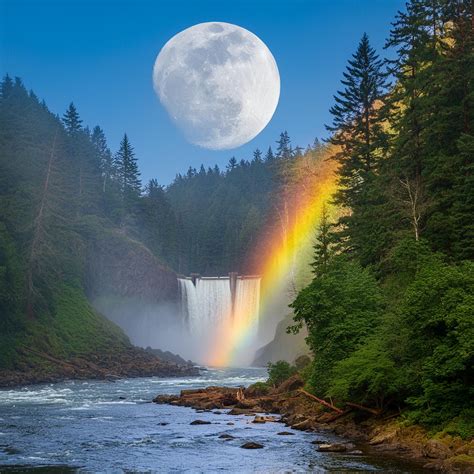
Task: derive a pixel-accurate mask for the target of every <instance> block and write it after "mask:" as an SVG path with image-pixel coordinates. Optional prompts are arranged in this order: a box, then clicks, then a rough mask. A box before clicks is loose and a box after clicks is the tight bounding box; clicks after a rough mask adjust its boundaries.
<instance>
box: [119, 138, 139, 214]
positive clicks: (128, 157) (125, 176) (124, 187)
mask: <svg viewBox="0 0 474 474" xmlns="http://www.w3.org/2000/svg"><path fill="white" fill-rule="evenodd" d="M114 161H115V167H116V169H117V175H118V181H119V183H120V190H121V193H122V199H123V203H124V207H125V211H126V212H130V211H132V210H133V207H134V204H136V202H137V201H138V198H139V197H140V190H141V181H140V172H139V170H138V165H137V159H136V158H135V153H134V151H133V147H132V145H131V144H130V141H129V139H128V137H127V134H125V135H124V136H123V139H122V141H121V142H120V148H119V150H118V152H117V154H116V155H115V160H114Z"/></svg>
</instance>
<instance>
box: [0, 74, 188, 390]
mask: <svg viewBox="0 0 474 474" xmlns="http://www.w3.org/2000/svg"><path fill="white" fill-rule="evenodd" d="M70 112H71V110H70ZM68 117H69V119H68V118H66V119H65V120H64V121H63V122H61V121H60V120H59V118H58V117H56V116H54V115H53V114H52V113H51V112H49V110H48V109H47V107H46V105H45V104H44V102H43V103H40V102H39V101H38V99H37V98H36V96H35V95H34V94H33V93H28V92H27V91H26V89H25V87H24V86H23V84H22V82H21V80H19V79H16V80H15V81H12V80H11V79H10V78H9V77H6V78H5V79H4V81H3V82H2V84H1V98H0V379H1V381H2V382H1V383H3V384H12V383H19V382H35V381H42V380H51V379H58V378H62V377H68V376H72V377H86V376H91V377H104V376H106V375H111V374H112V375H114V374H115V375H127V374H128V375H134V374H148V375H150V374H157V375H158V374H162V375H163V374H167V375H169V374H173V373H175V374H179V373H181V372H182V370H183V369H181V368H179V367H178V366H176V365H175V364H172V363H167V362H163V361H161V360H160V359H159V358H157V357H155V356H153V355H152V354H150V353H145V352H144V351H142V350H140V349H136V348H134V347H133V346H132V344H131V343H130V341H129V339H128V338H127V336H126V335H125V334H124V333H123V332H122V331H121V330H120V329H119V328H118V327H117V326H116V325H115V324H113V323H112V322H110V321H109V320H108V319H106V318H104V316H102V315H101V314H99V313H98V312H97V311H96V310H95V309H94V308H93V307H92V306H91V304H90V302H89V301H90V299H91V298H93V297H94V295H96V294H98V293H100V294H110V295H115V296H118V297H122V296H128V295H131V294H132V295H134V296H135V297H138V298H142V299H148V300H150V301H160V302H163V301H165V302H166V301H172V302H175V301H176V295H177V283H176V275H175V273H174V272H172V271H171V270H169V269H168V268H167V267H166V265H165V264H164V263H162V262H161V260H160V259H159V258H158V257H156V256H155V255H153V253H152V251H151V250H149V249H148V248H147V247H146V246H145V245H144V244H143V243H142V242H140V241H138V240H137V237H136V231H135V230H132V228H133V226H134V223H135V222H136V221H135V220H136V219H138V216H139V214H140V211H141V209H138V207H139V206H138V202H139V200H138V195H134V194H130V193H127V192H126V190H124V189H123V188H120V187H119V186H118V185H117V183H116V184H115V188H114V187H113V186H114V185H110V188H111V189H109V183H108V182H106V180H105V177H104V166H105V162H106V161H107V160H108V159H109V158H110V152H109V151H108V150H107V149H106V148H104V147H103V145H104V142H103V140H102V133H101V131H100V129H98V128H96V129H95V130H94V133H92V134H91V133H90V132H89V130H88V129H83V128H82V127H80V126H79V123H80V120H79V119H78V117H76V116H75V115H74V113H72V114H70V115H69V116H68ZM68 120H69V121H68ZM101 146H102V148H101ZM101 153H102V155H101ZM101 160H102V161H101ZM112 208H113V210H112ZM109 215H112V217H109ZM186 370H187V369H186Z"/></svg>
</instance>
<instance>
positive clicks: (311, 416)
mask: <svg viewBox="0 0 474 474" xmlns="http://www.w3.org/2000/svg"><path fill="white" fill-rule="evenodd" d="M302 387H303V381H302V380H301V378H300V377H299V376H298V375H295V376H293V377H291V378H290V379H288V380H287V381H286V382H284V383H283V384H282V385H280V386H279V387H278V388H275V389H271V390H263V389H262V387H260V386H259V385H258V384H257V385H256V386H250V387H248V388H247V389H244V388H229V387H207V388H203V389H196V390H183V391H181V393H180V395H159V396H157V397H156V398H155V399H154V400H153V401H154V402H155V403H166V404H171V405H177V406H185V407H191V408H194V409H196V410H204V411H206V410H214V409H228V410H229V411H228V413H229V414H234V415H250V416H254V419H253V421H254V422H256V423H262V422H263V423H265V422H268V421H276V420H275V419H270V418H272V417H269V418H267V417H264V416H261V413H267V414H269V413H273V414H280V415H281V417H280V418H279V420H278V421H281V422H283V423H285V424H286V425H287V426H290V427H292V428H293V429H297V430H303V431H318V432H321V431H325V430H326V431H331V432H334V433H336V434H337V435H339V436H342V437H345V438H348V439H351V441H353V442H354V443H356V444H357V446H355V445H353V444H352V443H346V444H334V445H333V444H322V445H318V447H317V449H318V450H320V451H325V452H328V451H332V452H342V451H350V452H351V454H352V453H353V454H362V452H363V451H360V450H359V449H356V448H361V449H363V450H364V451H365V452H369V453H370V452H381V453H387V454H389V455H391V456H394V457H399V458H403V459H405V460H408V459H410V460H413V461H414V462H417V463H419V464H420V466H423V467H425V468H427V469H430V470H437V471H443V472H460V473H474V440H470V441H465V440H461V439H460V438H455V437H451V436H449V435H445V436H443V437H442V438H438V439H431V438H430V437H429V435H428V433H427V432H426V431H424V430H423V429H422V428H420V427H418V426H409V427H404V426H403V424H402V423H400V421H399V419H398V416H397V414H393V413H392V414H381V413H375V411H374V410H370V409H366V408H365V407H362V406H355V405H354V406H349V407H346V409H345V410H340V409H337V408H336V407H333V406H332V405H330V404H329V403H326V402H325V401H324V400H319V399H317V398H316V397H314V396H312V395H311V394H309V393H308V392H306V391H304V390H303V389H302ZM315 444H319V443H318V442H315Z"/></svg>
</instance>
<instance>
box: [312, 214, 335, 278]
mask: <svg viewBox="0 0 474 474" xmlns="http://www.w3.org/2000/svg"><path fill="white" fill-rule="evenodd" d="M331 241H332V238H331V223H330V222H329V216H328V211H327V207H326V205H324V206H323V209H322V212H321V222H320V224H319V227H318V231H317V236H316V242H315V244H314V245H313V250H314V254H313V255H314V256H313V261H312V262H311V267H312V268H313V274H314V275H315V276H316V277H318V276H319V275H321V274H323V273H324V272H325V270H326V268H327V266H328V264H329V259H330V258H331V252H332V251H331Z"/></svg>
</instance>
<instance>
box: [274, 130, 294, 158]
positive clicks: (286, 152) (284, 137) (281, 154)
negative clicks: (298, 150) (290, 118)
mask: <svg viewBox="0 0 474 474" xmlns="http://www.w3.org/2000/svg"><path fill="white" fill-rule="evenodd" d="M277 144H278V146H277V153H276V156H277V158H282V159H285V160H287V159H289V158H291V157H292V156H293V150H292V148H291V140H290V137H289V135H288V132H287V131H286V130H285V131H284V132H282V133H280V138H279V140H277Z"/></svg>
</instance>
